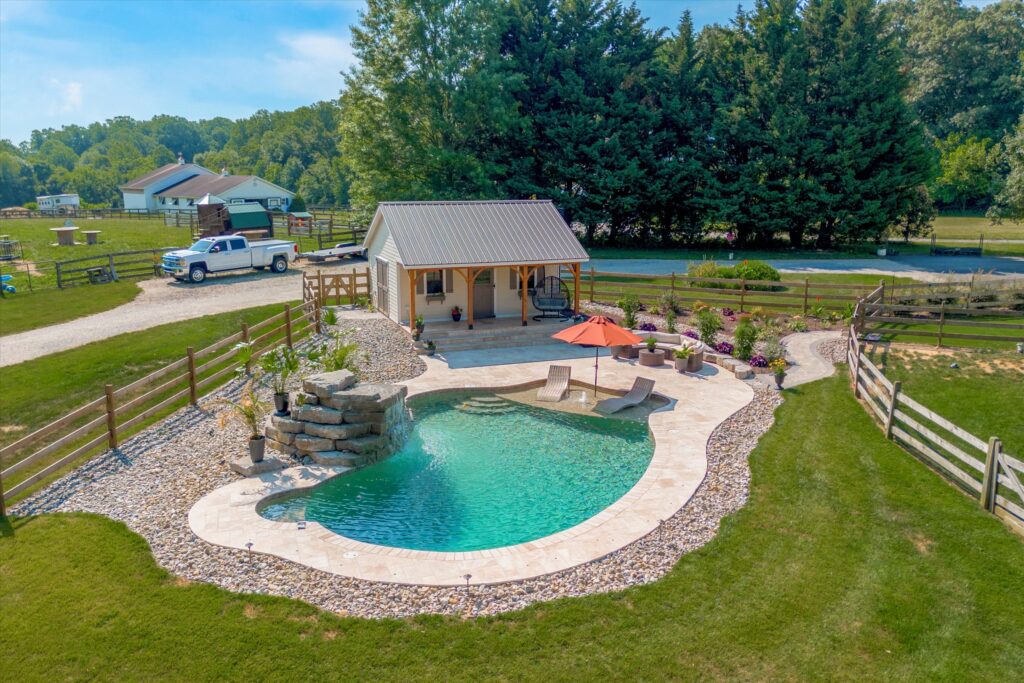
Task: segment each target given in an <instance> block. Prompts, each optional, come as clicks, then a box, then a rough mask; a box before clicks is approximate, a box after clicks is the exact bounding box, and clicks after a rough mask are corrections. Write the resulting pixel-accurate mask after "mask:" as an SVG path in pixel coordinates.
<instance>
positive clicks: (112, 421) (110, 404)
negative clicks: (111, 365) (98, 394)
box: [103, 384, 117, 448]
mask: <svg viewBox="0 0 1024 683" xmlns="http://www.w3.org/2000/svg"><path fill="white" fill-rule="evenodd" d="M103 391H104V393H105V394H106V395H107V444H108V445H109V446H110V447H111V448H117V414H116V412H115V411H116V410H117V406H116V404H115V403H114V385H113V384H108V385H106V386H105V387H103Z"/></svg>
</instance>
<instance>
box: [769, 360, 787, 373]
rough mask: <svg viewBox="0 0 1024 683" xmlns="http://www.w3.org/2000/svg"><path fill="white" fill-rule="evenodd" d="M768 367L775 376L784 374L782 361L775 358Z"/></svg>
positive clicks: (784, 365) (784, 369) (784, 367)
mask: <svg viewBox="0 0 1024 683" xmlns="http://www.w3.org/2000/svg"><path fill="white" fill-rule="evenodd" d="M768 367H770V368H771V369H772V372H774V373H775V374H776V375H785V374H786V361H784V360H782V359H781V358H776V359H775V360H773V361H772V362H771V363H769V364H768Z"/></svg>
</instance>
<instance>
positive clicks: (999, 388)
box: [871, 347, 1024, 458]
mask: <svg viewBox="0 0 1024 683" xmlns="http://www.w3.org/2000/svg"><path fill="white" fill-rule="evenodd" d="M871 358H872V361H873V362H875V363H876V365H878V364H880V367H882V368H883V369H884V371H885V374H886V376H887V377H889V378H890V379H892V380H894V381H895V380H899V381H901V382H903V391H905V392H907V395H909V396H910V397H911V398H913V399H915V400H917V401H918V402H919V403H922V404H924V405H925V406H926V407H927V408H930V409H932V410H934V411H935V412H937V413H938V414H939V415H942V416H943V417H945V418H947V419H949V420H951V421H953V422H954V423H956V424H958V425H960V426H961V427H963V428H964V429H966V430H967V431H969V432H970V433H972V434H974V435H975V436H977V437H978V438H980V439H982V440H983V441H988V439H989V437H992V436H998V437H999V438H1000V439H1002V441H1003V449H1004V450H1005V451H1006V452H1008V453H1011V454H1013V455H1016V456H1017V457H1024V418H1022V415H1021V409H1022V407H1024V356H1021V355H1020V354H1017V353H1012V352H1011V353H1006V352H984V351H973V352H963V351H951V350H948V349H944V350H941V351H936V350H932V349H916V348H911V347H891V348H888V349H880V350H878V351H876V352H875V353H873V354H872V356H871ZM954 363H956V365H957V367H955V368H954V367H952V365H953V364H954ZM978 455H979V458H980V457H981V456H980V454H978Z"/></svg>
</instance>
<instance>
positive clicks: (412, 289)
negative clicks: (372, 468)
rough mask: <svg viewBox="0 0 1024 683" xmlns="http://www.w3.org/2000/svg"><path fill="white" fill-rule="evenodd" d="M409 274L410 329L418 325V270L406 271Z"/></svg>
mask: <svg viewBox="0 0 1024 683" xmlns="http://www.w3.org/2000/svg"><path fill="white" fill-rule="evenodd" d="M405 272H406V274H407V275H408V276H409V331H410V332H412V331H413V329H414V328H415V327H416V275H417V273H416V271H415V270H407V271H405Z"/></svg>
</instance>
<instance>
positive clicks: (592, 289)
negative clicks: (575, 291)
mask: <svg viewBox="0 0 1024 683" xmlns="http://www.w3.org/2000/svg"><path fill="white" fill-rule="evenodd" d="M590 303H594V266H590Z"/></svg>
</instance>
